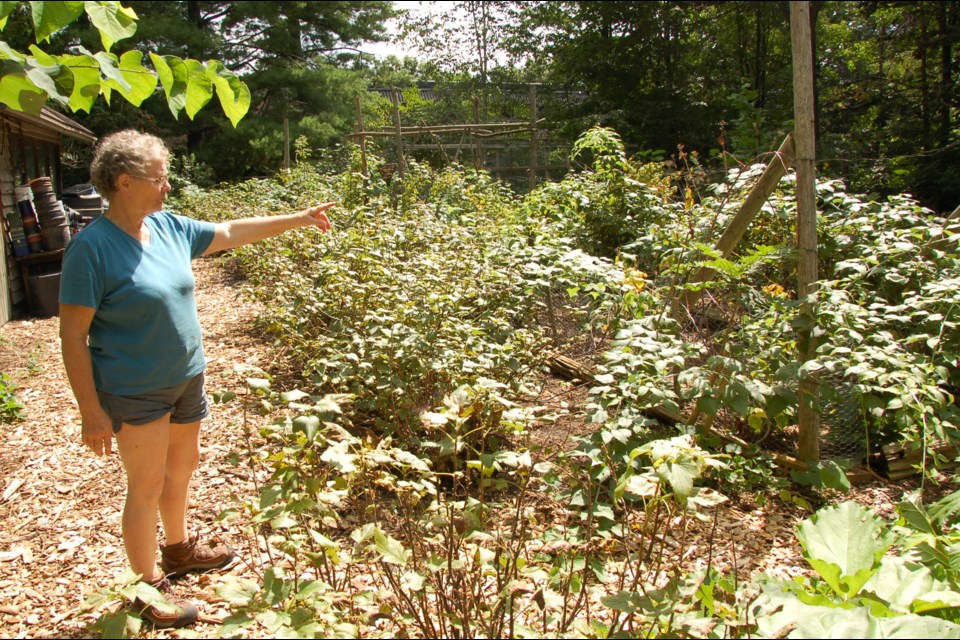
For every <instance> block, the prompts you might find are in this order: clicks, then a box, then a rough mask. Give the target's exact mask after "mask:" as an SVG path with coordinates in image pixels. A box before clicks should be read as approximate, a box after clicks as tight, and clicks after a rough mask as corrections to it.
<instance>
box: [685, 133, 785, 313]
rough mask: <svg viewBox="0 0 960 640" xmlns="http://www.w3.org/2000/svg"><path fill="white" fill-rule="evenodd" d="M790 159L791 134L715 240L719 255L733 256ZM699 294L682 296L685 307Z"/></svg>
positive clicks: (705, 273)
mask: <svg viewBox="0 0 960 640" xmlns="http://www.w3.org/2000/svg"><path fill="white" fill-rule="evenodd" d="M793 156H794V148H793V135H791V134H789V133H788V134H787V137H786V138H784V139H783V142H782V143H781V144H780V148H779V149H777V152H776V153H775V154H774V156H773V158H771V159H770V161H769V162H768V163H767V168H766V169H764V170H763V173H762V174H761V175H760V179H759V180H757V182H756V184H754V185H753V188H752V189H751V190H750V193H749V194H747V198H746V200H744V201H743V204H742V205H740V210H739V211H737V215H735V216H734V217H733V220H731V221H730V224H728V225H727V228H726V229H725V230H724V232H723V235H722V236H720V239H719V240H717V243H716V245H715V248H716V250H717V251H718V252H720V254H721V255H723V256H724V257H726V256H729V255H730V254H731V253H733V250H734V249H736V247H737V245H738V244H739V243H740V240H742V239H743V236H744V234H745V233H746V232H747V229H749V228H750V225H751V224H752V223H753V219H754V218H756V217H757V214H758V213H760V209H761V207H763V203H764V202H766V201H767V198H769V197H770V194H771V193H773V191H774V189H776V188H777V185H778V184H780V179H781V178H783V176H785V175H786V174H787V168H788V167H789V166H790V165H792V164H793ZM713 274H714V271H713V269H710V268H709V267H704V268H702V269H700V271H699V272H698V273H697V274H696V275H695V276H694V277H693V279H692V280H691V281H692V282H707V281H708V280H710V279H711V278H713ZM702 295H703V291H702V290H701V291H688V292H687V293H686V295H685V296H684V300H683V302H684V304H686V305H687V306H688V307H692V306H693V305H694V304H696V303H697V301H698V300H699V299H700V297H701V296H702Z"/></svg>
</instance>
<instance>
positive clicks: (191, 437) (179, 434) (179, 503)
mask: <svg viewBox="0 0 960 640" xmlns="http://www.w3.org/2000/svg"><path fill="white" fill-rule="evenodd" d="M199 462H200V422H199V421H197V422H191V423H190V424H171V425H170V442H169V444H168V445H167V460H166V468H165V479H164V483H163V493H161V494H160V519H161V520H162V521H163V531H164V534H165V538H166V544H168V545H171V544H177V543H178V542H183V541H184V540H186V538H187V535H188V532H189V529H188V527H187V507H188V506H189V502H190V478H191V477H192V476H193V472H194V471H195V470H196V468H197V464H198V463H199Z"/></svg>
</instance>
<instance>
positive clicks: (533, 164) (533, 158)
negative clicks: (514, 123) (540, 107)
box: [530, 82, 539, 191]
mask: <svg viewBox="0 0 960 640" xmlns="http://www.w3.org/2000/svg"><path fill="white" fill-rule="evenodd" d="M538 119H539V118H538V117H537V85H536V83H534V82H531V83H530V191H533V190H534V189H536V188H537V155H539V149H538V148H537V120H538Z"/></svg>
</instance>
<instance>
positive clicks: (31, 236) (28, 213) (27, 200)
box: [10, 186, 43, 256]
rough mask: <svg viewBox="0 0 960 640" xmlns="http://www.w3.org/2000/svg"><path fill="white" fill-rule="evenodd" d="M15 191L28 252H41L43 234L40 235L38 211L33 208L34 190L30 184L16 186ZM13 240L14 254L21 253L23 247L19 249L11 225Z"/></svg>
mask: <svg viewBox="0 0 960 640" xmlns="http://www.w3.org/2000/svg"><path fill="white" fill-rule="evenodd" d="M14 193H15V194H16V198H17V211H18V212H19V213H20V228H21V229H22V231H23V236H24V239H25V240H26V243H27V252H28V253H40V252H41V251H43V236H41V235H40V224H39V221H38V219H37V214H36V211H35V210H34V208H33V191H32V190H31V189H30V187H29V186H24V187H16V188H15V189H14ZM10 235H11V242H13V243H14V244H13V251H14V255H18V256H19V255H20V253H21V252H22V248H21V249H19V250H18V248H17V244H16V241H15V240H14V238H13V237H12V236H13V228H12V227H11V232H10Z"/></svg>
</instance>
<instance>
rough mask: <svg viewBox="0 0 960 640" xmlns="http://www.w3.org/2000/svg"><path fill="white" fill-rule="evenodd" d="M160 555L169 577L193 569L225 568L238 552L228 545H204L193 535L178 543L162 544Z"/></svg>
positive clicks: (165, 572)
mask: <svg viewBox="0 0 960 640" xmlns="http://www.w3.org/2000/svg"><path fill="white" fill-rule="evenodd" d="M160 555H161V560H160V566H161V567H162V568H163V573H164V575H166V576H167V577H168V578H179V577H180V576H183V575H186V574H188V573H190V572H191V571H209V570H210V569H220V568H223V567H225V566H227V565H228V564H230V562H231V561H233V558H234V556H235V555H236V554H234V552H233V549H231V548H230V547H229V546H228V545H225V544H218V545H217V546H215V547H211V546H209V545H203V544H200V543H199V542H198V540H197V537H196V536H193V537H190V538H187V539H186V540H184V541H183V542H178V543H177V544H171V545H169V546H162V545H161V546H160Z"/></svg>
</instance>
